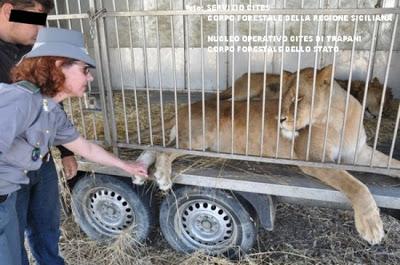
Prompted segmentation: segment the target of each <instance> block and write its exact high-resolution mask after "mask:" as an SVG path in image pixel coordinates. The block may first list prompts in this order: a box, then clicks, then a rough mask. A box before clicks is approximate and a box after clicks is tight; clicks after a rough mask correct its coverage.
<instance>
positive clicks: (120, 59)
mask: <svg viewBox="0 0 400 265" xmlns="http://www.w3.org/2000/svg"><path fill="white" fill-rule="evenodd" d="M112 5H113V10H114V12H116V11H117V8H116V6H115V0H113V1H112ZM114 26H115V40H116V42H117V49H118V55H119V64H118V65H119V72H120V81H121V96H122V111H123V117H124V129H125V141H126V143H128V144H129V132H128V120H127V117H126V102H125V84H124V75H123V67H122V51H121V46H120V42H119V29H118V21H117V17H114Z"/></svg>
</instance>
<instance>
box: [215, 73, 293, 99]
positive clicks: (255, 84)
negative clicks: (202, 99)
mask: <svg viewBox="0 0 400 265" xmlns="http://www.w3.org/2000/svg"><path fill="white" fill-rule="evenodd" d="M291 75H292V73H291V72H288V71H283V72H282V80H283V82H282V84H283V89H285V85H286V83H287V81H288V80H289V79H290V76H291ZM248 78H249V74H248V73H245V74H243V75H242V76H241V77H239V78H238V79H236V80H235V83H234V86H232V87H229V88H227V89H225V90H224V91H223V92H222V93H221V94H220V96H219V98H220V100H231V99H232V95H234V101H242V100H246V99H247V94H248V91H247V87H248V85H247V84H248ZM280 79H281V76H280V74H270V73H266V75H265V89H264V87H263V85H264V73H251V74H250V91H249V98H250V99H254V100H260V99H262V95H263V93H265V98H267V99H276V98H279V90H280ZM212 98H215V96H214V97H212Z"/></svg>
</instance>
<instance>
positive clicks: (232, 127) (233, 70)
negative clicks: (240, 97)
mask: <svg viewBox="0 0 400 265" xmlns="http://www.w3.org/2000/svg"><path fill="white" fill-rule="evenodd" d="M233 3H234V0H231V4H232V5H233ZM234 39H235V19H233V20H232V48H233V52H232V76H231V79H232V100H231V103H232V104H231V106H232V110H231V118H232V119H231V133H232V134H231V137H232V138H231V153H232V154H233V153H235V141H234V138H235V41H234Z"/></svg>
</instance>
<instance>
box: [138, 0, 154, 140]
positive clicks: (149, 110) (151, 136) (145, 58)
mask: <svg viewBox="0 0 400 265" xmlns="http://www.w3.org/2000/svg"><path fill="white" fill-rule="evenodd" d="M140 4H141V9H142V10H144V0H143V1H141V2H140ZM144 22H145V21H144V16H142V28H143V61H144V74H145V83H146V99H147V120H148V122H149V134H150V145H153V127H152V123H151V108H150V106H151V102H150V90H149V68H148V62H147V42H146V39H147V38H146V35H147V34H146V24H145V23H144Z"/></svg>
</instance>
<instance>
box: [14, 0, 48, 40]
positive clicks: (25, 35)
mask: <svg viewBox="0 0 400 265" xmlns="http://www.w3.org/2000/svg"><path fill="white" fill-rule="evenodd" d="M16 9H19V8H16ZM21 10H24V11H32V12H39V13H45V10H44V8H43V6H42V5H41V4H38V3H37V2H35V6H33V7H27V8H23V9H21ZM9 23H11V24H10V39H11V41H12V42H13V43H15V44H22V45H33V43H34V42H35V40H36V37H37V34H38V31H39V29H40V28H41V27H43V26H40V25H34V24H26V23H18V22H9Z"/></svg>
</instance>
